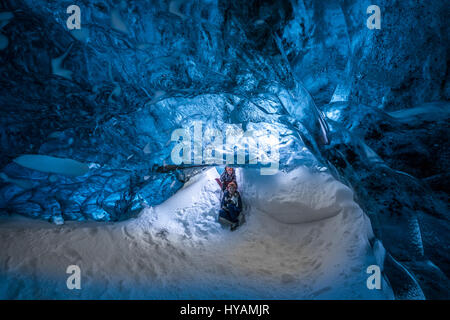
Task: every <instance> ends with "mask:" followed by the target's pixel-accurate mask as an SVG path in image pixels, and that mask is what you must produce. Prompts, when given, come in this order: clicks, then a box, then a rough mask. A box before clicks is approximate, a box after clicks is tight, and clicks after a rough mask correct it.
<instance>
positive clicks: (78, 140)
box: [0, 0, 450, 298]
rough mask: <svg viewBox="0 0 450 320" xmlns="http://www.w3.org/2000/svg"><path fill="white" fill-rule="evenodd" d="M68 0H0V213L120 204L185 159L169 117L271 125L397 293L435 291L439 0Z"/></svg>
mask: <svg viewBox="0 0 450 320" xmlns="http://www.w3.org/2000/svg"><path fill="white" fill-rule="evenodd" d="M72 4H74V2H73V1H51V2H47V1H38V0H33V1H3V2H2V3H1V4H0V61H1V63H0V70H1V74H2V77H1V78H0V82H1V87H0V103H1V111H0V112H1V126H0V135H1V152H2V154H1V158H0V159H1V160H0V161H1V173H0V175H1V176H0V178H1V180H0V181H1V185H0V206H1V208H2V213H4V214H22V215H26V216H30V217H38V218H42V219H48V220H50V221H52V222H55V223H62V222H63V221H64V220H86V219H94V220H100V221H110V220H112V221H118V220H123V219H127V218H129V217H131V216H133V215H135V214H136V213H138V212H139V211H140V210H141V209H142V207H143V206H145V205H155V204H159V203H161V202H162V201H164V200H165V199H167V198H168V197H170V196H171V195H172V194H174V193H175V192H176V191H177V190H178V189H179V188H180V187H181V186H182V185H183V183H184V182H185V181H186V180H187V179H189V177H191V176H192V175H194V174H196V173H197V172H198V171H199V170H201V167H202V165H176V164H174V163H173V161H172V160H171V152H172V150H173V147H174V142H173V141H171V135H172V133H173V131H174V130H175V129H177V128H181V127H189V126H190V125H191V124H192V123H194V122H195V121H200V122H202V123H203V124H204V125H206V126H208V127H210V128H216V129H219V130H221V129H223V126H224V125H225V124H242V126H243V128H244V129H247V128H255V127H258V126H259V127H261V126H262V127H271V128H274V129H275V130H277V131H278V133H279V134H280V137H281V138H280V163H279V165H280V169H282V170H290V169H292V168H295V167H297V166H299V165H308V166H317V167H322V166H326V167H328V169H329V170H330V171H331V172H333V173H334V175H335V176H336V178H338V179H339V180H341V181H343V182H345V183H346V184H347V185H349V186H351V187H352V188H353V189H354V191H355V194H356V197H357V201H358V203H359V204H360V205H361V207H362V208H363V209H364V211H365V212H366V214H367V215H368V216H369V217H370V219H371V222H372V226H373V228H374V232H375V234H376V236H377V238H379V239H381V240H382V242H383V244H384V246H385V247H386V249H387V250H388V252H389V254H388V256H387V260H386V262H385V264H386V266H385V270H386V272H387V273H389V274H390V275H391V276H390V277H389V279H390V281H391V282H393V283H392V286H393V288H394V291H395V293H396V295H397V297H403V298H407V297H408V296H407V294H408V293H410V292H411V287H415V286H420V288H421V290H423V293H424V294H425V296H426V297H427V298H442V297H448V294H449V288H450V285H449V280H448V274H449V271H450V265H449V260H448V249H449V243H450V241H449V240H450V239H449V234H450V233H449V231H450V230H449V229H450V228H449V223H448V219H449V215H448V212H449V210H448V192H449V190H448V184H447V181H448V177H449V176H448V169H447V166H448V157H449V154H448V150H449V149H448V136H449V130H448V125H447V123H448V120H449V102H448V100H449V98H450V85H449V72H448V65H449V59H450V58H449V54H448V51H449V49H448V43H449V39H448V35H449V34H450V32H449V27H448V23H447V22H448V21H449V20H450V19H449V18H450V17H449V13H448V10H445V9H446V3H445V1H437V0H436V1H435V0H433V1H427V2H426V4H425V3H422V2H417V1H413V0H406V1H386V0H380V1H377V5H379V6H380V7H381V8H382V28H381V29H380V30H376V29H374V30H371V29H368V28H367V27H366V19H367V17H368V15H367V14H366V9H367V7H368V6H369V5H371V4H372V3H371V2H370V1H365V0H360V1H356V0H348V1H347V0H341V1H331V0H329V1H313V0H310V1H306V0H305V1H303V0H292V1H288V0H285V1H263V0H259V1H256V0H252V1H225V0H223V1H222V0H211V1H209V0H197V1H178V0H173V1H169V0H164V1H156V0H155V1H87V0H84V1H77V3H76V4H77V5H78V6H79V7H80V9H81V26H82V28H81V29H80V30H72V31H69V30H68V29H67V26H66V20H67V18H68V16H69V14H67V12H66V8H67V7H69V6H70V5H72ZM400 262H401V263H400ZM405 266H407V270H406V269H405ZM411 273H412V274H413V275H411Z"/></svg>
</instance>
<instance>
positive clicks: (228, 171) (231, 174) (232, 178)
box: [216, 166, 237, 192]
mask: <svg viewBox="0 0 450 320" xmlns="http://www.w3.org/2000/svg"><path fill="white" fill-rule="evenodd" d="M216 181H217V183H218V184H219V185H220V187H221V188H222V191H223V192H225V190H227V187H228V184H229V183H230V182H234V183H235V184H236V188H237V182H236V172H235V171H234V169H233V168H232V167H228V166H227V167H225V171H224V172H223V173H222V174H221V175H220V180H219V179H216Z"/></svg>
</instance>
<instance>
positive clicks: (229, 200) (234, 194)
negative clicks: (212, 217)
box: [219, 181, 242, 229]
mask: <svg viewBox="0 0 450 320" xmlns="http://www.w3.org/2000/svg"><path fill="white" fill-rule="evenodd" d="M220 207H221V209H220V211H219V217H221V218H223V219H226V220H228V221H230V222H231V223H232V224H233V225H232V226H231V228H232V229H235V228H236V227H237V225H238V223H239V220H238V217H239V214H240V213H241V211H242V201H241V195H240V194H239V192H238V191H237V185H236V183H235V182H233V181H232V182H230V183H229V184H228V188H227V190H226V191H225V193H224V194H223V198H222V202H221V206H220Z"/></svg>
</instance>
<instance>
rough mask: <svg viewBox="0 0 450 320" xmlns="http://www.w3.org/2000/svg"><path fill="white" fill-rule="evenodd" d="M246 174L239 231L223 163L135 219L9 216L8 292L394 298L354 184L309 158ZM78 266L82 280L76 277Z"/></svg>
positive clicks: (4, 287)
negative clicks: (378, 268) (371, 279)
mask: <svg viewBox="0 0 450 320" xmlns="http://www.w3.org/2000/svg"><path fill="white" fill-rule="evenodd" d="M237 174H238V183H239V189H240V191H241V194H242V196H243V201H244V210H245V213H246V220H247V221H246V223H245V224H244V225H242V226H241V227H240V228H238V229H237V230H236V231H234V232H230V231H229V230H227V229H223V228H222V227H221V226H220V224H218V223H217V222H216V219H217V211H218V207H219V197H220V189H219V187H218V185H217V184H216V182H215V181H214V178H216V177H218V173H217V171H216V169H215V168H212V169H209V170H207V171H204V172H203V173H201V174H199V175H197V176H195V177H194V178H193V179H191V180H190V181H189V182H188V183H187V184H186V185H185V186H184V187H183V188H182V189H181V190H179V191H178V192H177V193H176V194H175V195H174V196H172V197H171V198H169V199H168V200H167V201H165V202H164V203H163V204H161V205H159V206H156V207H152V208H147V209H145V210H144V211H143V212H142V213H141V214H140V215H139V216H138V217H137V218H135V219H132V220H128V221H125V222H120V223H94V222H89V223H78V222H68V223H66V224H65V225H62V226H55V225H51V224H48V223H46V222H43V221H35V220H28V219H24V218H19V217H14V218H8V219H2V220H0V252H1V256H2V259H1V261H0V262H1V264H0V268H1V272H0V275H1V276H0V277H1V278H2V279H0V298H19V299H21V298H25V299H26V298H43V299H45V298H48V299H53V298H66V299H71V298H96V299H118V298H123V299H128V298H134V299H139V298H156V299H161V298H169V299H200V298H202V299H222V298H225V299H226V298H229V299H240V298H243V299H247V298H248V299H274V298H279V299H303V298H306V299H329V298H337V299H390V298H392V297H393V295H392V290H391V289H390V287H389V286H388V284H387V283H386V282H384V281H383V283H382V289H381V290H369V289H368V288H367V286H366V281H367V278H368V276H369V275H368V274H367V273H366V269H367V267H368V266H369V265H372V264H376V259H375V257H374V254H373V252H372V249H371V247H370V246H369V242H368V237H369V236H370V235H371V232H372V231H371V226H370V222H369V220H368V218H367V217H366V216H365V214H364V213H363V212H362V210H361V209H360V208H359V207H358V205H357V204H356V203H355V202H354V201H353V199H352V198H353V195H352V192H351V190H350V189H349V188H348V187H346V186H344V185H343V184H341V183H339V182H338V181H336V180H334V179H333V178H332V177H331V176H330V175H329V174H328V173H327V172H312V171H311V169H308V168H298V169H296V170H294V171H291V172H290V173H283V172H279V173H278V174H277V175H273V176H261V175H259V172H258V171H257V170H252V169H239V170H237ZM256 190H257V191H258V192H256ZM69 265H78V266H79V267H80V269H81V290H68V289H67V287H66V280H67V277H68V276H69V275H68V274H66V268H67V267H68V266H69Z"/></svg>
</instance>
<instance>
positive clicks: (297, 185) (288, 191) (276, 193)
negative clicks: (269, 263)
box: [242, 167, 354, 223]
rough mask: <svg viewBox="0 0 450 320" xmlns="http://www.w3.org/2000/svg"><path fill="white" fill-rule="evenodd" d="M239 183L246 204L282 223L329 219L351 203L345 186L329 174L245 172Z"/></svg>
mask: <svg viewBox="0 0 450 320" xmlns="http://www.w3.org/2000/svg"><path fill="white" fill-rule="evenodd" d="M242 180H243V189H244V190H245V192H244V194H245V199H246V201H247V202H250V203H252V206H253V207H254V208H257V209H258V210H261V211H263V212H265V213H267V214H269V215H270V216H271V217H272V218H274V219H275V220H278V221H280V222H283V223H305V222H312V221H317V220H321V219H325V218H330V217H332V216H335V215H336V214H338V213H339V212H340V211H341V210H342V209H343V208H344V207H345V206H347V205H352V203H353V192H352V191H351V190H350V189H349V188H348V187H347V186H345V185H343V184H342V183H340V182H339V181H336V180H335V179H333V177H332V176H331V175H329V174H328V173H323V172H321V173H313V172H311V171H310V169H308V168H306V167H300V168H297V169H295V170H292V171H290V172H289V173H286V172H282V171H279V172H278V173H277V174H275V175H270V176H269V175H266V176H264V175H260V174H259V173H258V172H257V171H256V170H244V172H243V179H242ZM353 205H354V204H353Z"/></svg>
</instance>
